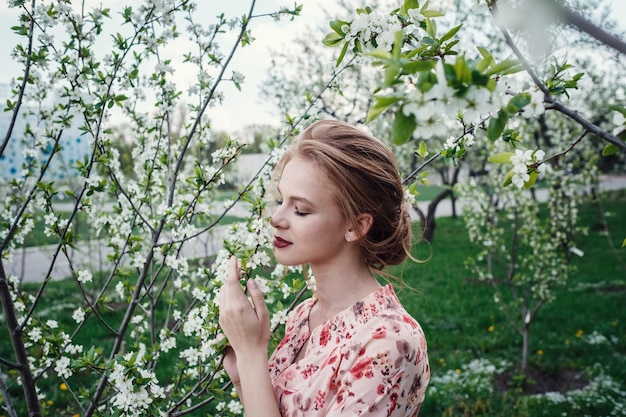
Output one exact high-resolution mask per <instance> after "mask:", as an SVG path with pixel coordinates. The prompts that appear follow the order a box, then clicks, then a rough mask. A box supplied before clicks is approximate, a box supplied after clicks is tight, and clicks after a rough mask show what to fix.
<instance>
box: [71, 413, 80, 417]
mask: <svg viewBox="0 0 626 417" xmlns="http://www.w3.org/2000/svg"><path fill="white" fill-rule="evenodd" d="M72 417H80V414H78V413H76V414H73V415H72Z"/></svg>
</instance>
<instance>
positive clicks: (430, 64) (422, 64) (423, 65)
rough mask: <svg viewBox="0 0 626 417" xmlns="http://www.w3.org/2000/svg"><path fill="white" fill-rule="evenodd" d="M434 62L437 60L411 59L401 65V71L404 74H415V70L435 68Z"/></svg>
mask: <svg viewBox="0 0 626 417" xmlns="http://www.w3.org/2000/svg"><path fill="white" fill-rule="evenodd" d="M436 64H437V61H435V60H432V59H426V60H418V61H411V62H409V63H407V64H404V65H402V72H403V73H404V74H415V73H417V72H425V71H430V70H431V69H433V68H435V65H436Z"/></svg>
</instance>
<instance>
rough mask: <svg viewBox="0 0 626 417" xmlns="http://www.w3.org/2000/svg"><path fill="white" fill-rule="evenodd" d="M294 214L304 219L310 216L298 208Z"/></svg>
mask: <svg viewBox="0 0 626 417" xmlns="http://www.w3.org/2000/svg"><path fill="white" fill-rule="evenodd" d="M294 213H295V214H296V216H300V217H304V216H306V215H307V214H309V213H306V212H303V211H300V210H298V207H295V211H294Z"/></svg>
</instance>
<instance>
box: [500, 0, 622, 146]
mask: <svg viewBox="0 0 626 417" xmlns="http://www.w3.org/2000/svg"><path fill="white" fill-rule="evenodd" d="M489 10H490V11H491V14H492V16H493V15H494V14H495V13H496V10H497V7H496V2H495V1H494V2H493V3H492V6H491V7H490V9H489ZM494 20H495V19H494ZM496 25H497V26H498V28H499V29H500V31H501V32H502V35H503V36H504V39H505V41H506V44H507V45H508V46H509V47H510V48H511V50H512V51H513V53H514V54H515V56H516V57H517V59H519V61H520V63H521V64H522V66H523V67H524V70H525V71H526V72H527V73H528V75H530V78H532V80H533V82H534V83H535V85H536V86H537V87H538V88H539V89H540V90H541V91H542V92H543V94H544V101H545V102H546V103H547V104H548V105H547V106H546V108H550V109H554V110H556V111H558V112H560V113H562V114H564V115H566V116H567V117H569V118H570V119H572V120H574V121H575V122H576V123H578V124H580V125H581V126H582V127H584V128H585V130H587V131H589V132H590V133H593V134H594V135H596V136H598V137H599V138H601V139H604V140H605V141H607V142H609V143H611V144H613V145H615V146H617V147H618V148H619V149H621V150H622V151H624V152H626V143H624V142H623V141H621V140H620V139H619V138H618V137H616V136H613V135H611V134H609V133H607V132H605V131H604V130H602V129H601V128H600V127H598V126H596V125H595V124H593V123H591V122H590V121H589V120H587V119H585V118H584V117H583V116H581V115H580V114H579V113H578V112H576V111H575V110H572V109H570V108H568V107H567V106H565V105H564V104H562V103H561V102H559V101H558V100H557V99H556V98H554V96H552V94H550V91H549V90H548V88H547V87H546V86H545V84H544V83H543V81H541V79H539V77H538V76H537V74H536V73H535V71H534V70H533V68H532V67H531V65H530V63H529V62H528V60H527V59H526V57H525V56H524V55H523V54H522V52H521V51H520V50H519V48H518V47H517V45H515V42H514V41H513V39H512V38H511V35H510V34H509V31H508V30H507V29H506V28H504V27H502V26H501V25H499V24H497V23H496Z"/></svg>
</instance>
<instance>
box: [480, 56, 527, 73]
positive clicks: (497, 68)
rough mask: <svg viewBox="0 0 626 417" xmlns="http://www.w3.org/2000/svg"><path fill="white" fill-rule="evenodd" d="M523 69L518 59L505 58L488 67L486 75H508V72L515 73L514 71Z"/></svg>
mask: <svg viewBox="0 0 626 417" xmlns="http://www.w3.org/2000/svg"><path fill="white" fill-rule="evenodd" d="M523 69H524V66H523V65H522V63H521V62H519V61H518V60H516V59H505V60H504V61H502V62H500V63H499V64H495V65H494V66H492V67H491V68H489V71H487V75H494V74H500V75H509V74H515V73H516V72H520V71H522V70H523Z"/></svg>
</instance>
